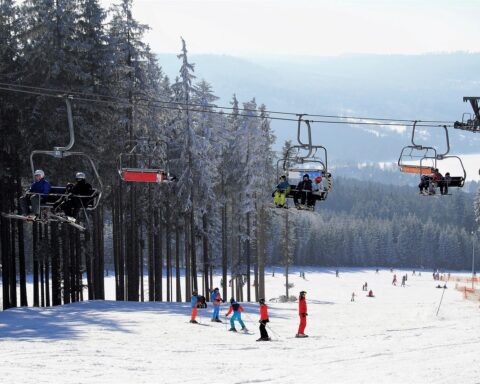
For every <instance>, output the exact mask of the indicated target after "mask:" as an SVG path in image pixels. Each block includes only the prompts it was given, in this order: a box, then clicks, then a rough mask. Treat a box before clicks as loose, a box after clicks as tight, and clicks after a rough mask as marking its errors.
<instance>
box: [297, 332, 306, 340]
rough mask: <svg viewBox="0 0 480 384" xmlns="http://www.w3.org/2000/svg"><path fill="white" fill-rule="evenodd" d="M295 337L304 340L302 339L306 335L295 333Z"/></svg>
mask: <svg viewBox="0 0 480 384" xmlns="http://www.w3.org/2000/svg"><path fill="white" fill-rule="evenodd" d="M295 337H296V338H299V339H302V338H304V337H308V335H305V334H304V333H297V334H296V335H295Z"/></svg>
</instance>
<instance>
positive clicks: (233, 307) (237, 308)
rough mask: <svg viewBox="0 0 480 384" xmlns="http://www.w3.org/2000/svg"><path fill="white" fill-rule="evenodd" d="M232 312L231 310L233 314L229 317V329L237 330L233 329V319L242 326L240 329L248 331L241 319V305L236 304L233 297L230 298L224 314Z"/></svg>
mask: <svg viewBox="0 0 480 384" xmlns="http://www.w3.org/2000/svg"><path fill="white" fill-rule="evenodd" d="M232 312H233V315H232V317H231V319H230V329H229V331H232V332H237V330H236V329H235V320H237V321H238V322H239V323H240V326H241V327H242V331H248V329H247V327H245V324H244V323H243V321H242V312H243V307H242V306H241V305H240V304H238V303H237V302H236V301H235V299H233V298H231V299H230V309H229V310H228V312H227V313H226V314H225V316H227V317H228V315H230V313H232Z"/></svg>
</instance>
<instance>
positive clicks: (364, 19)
mask: <svg viewBox="0 0 480 384" xmlns="http://www.w3.org/2000/svg"><path fill="white" fill-rule="evenodd" d="M101 2H102V4H103V5H104V6H106V7H109V6H110V5H112V4H115V3H118V1H113V0H101ZM133 7H134V9H133V10H134V12H133V17H134V18H135V19H137V20H138V21H140V22H141V23H145V24H148V25H149V26H150V28H151V29H150V31H148V32H147V34H146V41H147V42H148V43H149V44H150V46H151V48H152V50H153V51H154V52H157V53H177V52H178V51H179V49H180V47H181V45H180V36H182V37H183V38H184V39H185V40H186V41H187V46H188V49H189V51H190V52H191V53H196V54H205V53H214V54H226V55H233V56H240V57H249V56H258V55H289V56H306V55H307V56H336V55H340V54H357V53H360V54H364V53H366V54H369V53H370V54H371V53H381V54H421V53H446V52H458V51H465V52H471V51H472V49H473V51H474V49H475V47H477V42H476V37H477V36H478V35H479V33H480V24H479V23H478V22H477V18H476V15H478V14H480V2H476V1H470V0H463V1H457V2H451V1H447V0H440V1H433V0H421V1H413V0H403V1H390V0H366V1H362V2H361V3H360V2H358V1H353V0H341V1H335V2H331V1H328V0H299V1H296V2H290V1H287V0H255V1H254V0H244V1H235V0H222V1H219V0H175V1H172V0H155V1H152V0H135V1H134V3H133ZM252 7H254V8H252ZM476 51H478V49H477V50H476Z"/></svg>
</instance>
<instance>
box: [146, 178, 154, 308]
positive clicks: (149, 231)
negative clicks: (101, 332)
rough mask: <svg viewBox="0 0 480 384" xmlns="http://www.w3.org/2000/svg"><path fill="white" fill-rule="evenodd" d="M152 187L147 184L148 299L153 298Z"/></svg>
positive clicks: (152, 299)
mask: <svg viewBox="0 0 480 384" xmlns="http://www.w3.org/2000/svg"><path fill="white" fill-rule="evenodd" d="M152 200H153V196H152V188H151V187H150V185H149V186H148V222H147V225H148V228H147V247H148V300H149V301H154V300H155V258H154V257H153V255H154V243H153V238H154V233H153V221H154V218H155V212H156V211H154V210H153V208H152Z"/></svg>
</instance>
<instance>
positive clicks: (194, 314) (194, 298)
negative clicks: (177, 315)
mask: <svg viewBox="0 0 480 384" xmlns="http://www.w3.org/2000/svg"><path fill="white" fill-rule="evenodd" d="M197 301H198V293H197V291H193V292H192V300H191V301H190V304H191V307H192V317H191V319H190V323H193V324H197V323H198V321H197V320H196V317H197Z"/></svg>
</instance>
